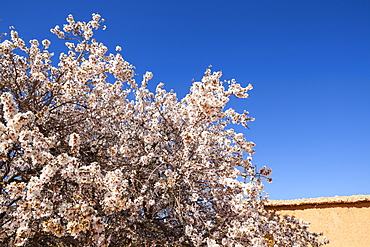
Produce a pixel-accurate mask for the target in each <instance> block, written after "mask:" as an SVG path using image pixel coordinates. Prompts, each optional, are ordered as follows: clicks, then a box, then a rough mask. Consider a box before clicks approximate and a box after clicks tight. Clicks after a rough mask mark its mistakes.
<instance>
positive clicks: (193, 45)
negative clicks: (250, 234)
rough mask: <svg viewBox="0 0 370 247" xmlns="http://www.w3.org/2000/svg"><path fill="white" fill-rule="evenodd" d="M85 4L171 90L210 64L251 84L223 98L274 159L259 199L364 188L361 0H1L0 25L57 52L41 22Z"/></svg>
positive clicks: (260, 152) (369, 67)
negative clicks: (246, 116)
mask: <svg viewBox="0 0 370 247" xmlns="http://www.w3.org/2000/svg"><path fill="white" fill-rule="evenodd" d="M91 13H99V14H101V15H102V16H103V17H104V18H105V19H106V25H107V26H108V28H107V30H106V31H104V32H99V33H98V35H97V38H98V39H99V40H100V41H102V42H104V43H105V44H107V45H108V47H109V48H110V49H111V50H112V52H113V51H114V48H115V46H116V45H120V46H122V48H123V51H122V54H123V56H124V57H125V59H126V60H128V61H129V62H131V63H132V64H134V65H135V66H136V67H137V70H136V71H137V73H138V74H140V75H142V74H143V73H144V72H145V71H147V70H149V71H152V72H153V73H154V78H153V80H152V82H151V83H152V85H153V87H154V86H155V84H157V83H158V82H164V83H165V85H166V86H165V87H166V88H167V89H171V88H173V89H175V91H176V92H178V95H179V96H180V97H182V96H184V95H185V94H186V93H187V92H188V90H189V87H190V85H191V80H192V79H193V78H194V79H195V80H199V79H200V78H201V77H202V75H203V72H204V70H205V69H206V68H207V66H208V65H210V64H212V65H213V69H215V70H222V71H223V73H224V77H223V78H224V79H231V78H235V79H236V80H237V81H238V82H240V83H242V84H243V85H247V84H248V83H252V84H253V86H254V89H253V90H252V91H251V94H250V96H251V97H250V98H249V99H247V100H242V101H235V102H234V104H231V106H232V107H235V108H237V109H238V110H239V111H242V110H243V109H247V110H248V111H250V113H251V116H253V117H255V118H256V121H255V122H253V123H251V124H250V130H242V129H241V128H240V130H242V131H243V132H244V133H245V136H246V137H247V138H248V139H249V140H251V141H253V142H255V143H256V144H257V146H256V154H255V157H254V161H255V162H256V163H257V164H258V165H259V166H262V165H266V166H269V167H271V168H273V170H274V172H273V178H274V182H273V183H272V184H269V185H267V186H266V191H267V192H268V193H269V194H270V198H271V199H294V198H307V197H319V196H335V195H339V196H342V195H343V196H344V195H355V194H370V186H369V185H370V179H369V173H370V145H369V141H370V130H369V127H370V1H368V0H362V1H359V0H331V1H328V0H301V1H297V0H287V1H284V0H280V1H277V0H253V1H252V0H238V1H236V0H235V1H233V0H229V1H217V0H213V1H210V0H196V1H194V0H187V1H177V0H157V1H153V0H150V1H142V0H131V1H126V0H120V1H119V0H117V1H112V0H105V1H96V0H84V1H79V0H74V1H71V0H64V1H44V0H41V1H28V0H19V1H2V3H1V10H0V19H2V20H3V21H1V22H0V32H8V26H10V25H13V26H15V27H16V29H17V30H18V31H19V32H20V36H22V37H23V38H24V39H26V40H28V39H31V38H37V39H40V40H41V39H43V38H49V39H51V41H52V42H53V43H52V46H51V50H53V49H55V51H56V53H59V52H60V51H61V45H60V44H61V42H59V41H57V40H56V38H54V36H53V35H52V34H50V32H49V29H50V28H52V27H54V26H55V25H56V24H59V25H60V26H62V24H64V23H65V18H66V17H67V15H68V14H73V15H74V16H75V18H76V19H77V20H85V21H88V20H90V16H91ZM56 42H59V43H58V44H57V43H56Z"/></svg>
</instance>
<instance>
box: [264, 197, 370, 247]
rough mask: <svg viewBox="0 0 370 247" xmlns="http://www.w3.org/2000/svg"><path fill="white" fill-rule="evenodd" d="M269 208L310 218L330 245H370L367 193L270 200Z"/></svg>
mask: <svg viewBox="0 0 370 247" xmlns="http://www.w3.org/2000/svg"><path fill="white" fill-rule="evenodd" d="M266 208H267V209H268V210H275V211H276V212H279V213H280V214H287V215H291V216H295V217H296V218H299V219H303V220H305V221H307V222H310V223H311V225H310V228H309V230H310V231H312V232H323V233H324V236H326V237H327V238H328V239H329V240H330V244H328V245H326V246H330V247H370V196H349V197H324V198H314V199H302V200H290V201H270V203H269V204H268V205H267V206H266Z"/></svg>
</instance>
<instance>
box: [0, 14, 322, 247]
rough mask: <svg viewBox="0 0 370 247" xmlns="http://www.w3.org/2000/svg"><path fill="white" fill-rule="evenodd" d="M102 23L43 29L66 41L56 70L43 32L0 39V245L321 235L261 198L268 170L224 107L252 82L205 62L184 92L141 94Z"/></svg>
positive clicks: (269, 240) (143, 89)
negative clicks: (227, 77) (225, 76)
mask: <svg viewBox="0 0 370 247" xmlns="http://www.w3.org/2000/svg"><path fill="white" fill-rule="evenodd" d="M103 21H104V20H103V19H101V17H100V16H99V15H98V14H93V18H92V20H91V21H89V22H87V23H86V22H76V21H75V20H74V18H73V16H72V15H69V16H68V18H67V22H68V23H67V24H65V25H64V26H63V28H62V29H61V28H60V27H59V26H56V27H55V28H53V29H51V31H52V32H53V33H55V34H56V35H57V36H58V37H59V38H61V39H64V40H66V41H67V42H66V43H65V44H66V46H67V48H68V52H67V53H62V54H61V55H60V57H59V64H57V65H56V66H53V63H52V61H51V57H52V56H53V53H51V52H49V46H50V41H48V40H43V41H42V42H41V43H40V42H39V41H38V40H31V41H30V46H27V45H26V43H25V42H24V41H23V40H22V39H21V38H20V37H19V36H18V33H17V32H16V31H15V30H13V29H12V30H11V33H10V39H9V40H7V39H5V37H3V39H4V40H3V41H2V42H1V43H0V176H1V177H0V190H1V191H0V244H1V246H209V247H211V246H212V247H216V246H311V245H312V246H320V245H322V244H323V243H321V242H319V240H318V239H319V235H320V234H316V233H311V232H309V231H308V230H307V228H308V225H307V224H306V223H304V222H301V221H298V220H296V219H294V218H290V217H287V216H286V217H285V216H284V217H283V216H279V215H277V214H275V213H273V212H267V211H266V210H264V208H263V204H264V202H265V201H266V200H267V199H266V197H265V196H263V194H262V190H263V184H262V179H263V178H264V177H268V176H269V175H270V173H271V170H270V169H267V168H266V167H263V168H261V169H259V170H257V168H256V167H255V166H254V165H253V164H252V163H251V155H252V154H253V146H254V144H253V143H252V142H248V141H247V140H246V139H245V137H244V136H243V134H241V133H236V132H235V131H234V130H233V129H231V128H230V126H229V125H230V123H234V124H242V125H244V126H247V121H250V120H252V119H251V118H250V117H249V116H248V112H244V113H237V112H235V111H234V110H233V109H225V105H226V104H227V102H228V101H229V99H230V96H232V95H234V96H236V97H239V98H247V97H248V91H249V90H250V89H251V88H252V86H250V85H248V86H247V87H245V88H244V87H242V86H241V85H240V84H238V83H236V82H235V81H233V80H232V81H228V82H225V81H220V77H221V73H220V72H211V70H210V69H207V70H206V72H205V75H204V77H203V79H202V80H201V81H200V82H194V83H193V85H192V87H191V89H190V92H189V94H187V95H186V96H185V97H184V98H183V99H181V100H179V99H177V97H176V94H175V93H174V92H172V91H170V92H167V91H166V90H165V89H164V85H163V84H159V85H158V86H157V88H156V91H155V92H150V91H149V90H148V89H147V84H148V81H149V80H150V79H151V78H152V74H151V73H150V72H147V73H146V74H145V75H144V76H143V80H142V82H141V83H137V82H136V81H135V80H134V79H133V76H134V70H133V69H134V67H133V66H132V65H131V64H129V63H128V62H127V61H125V60H124V59H123V58H122V56H121V55H120V54H119V53H118V54H108V53H107V52H108V49H107V47H106V46H105V45H104V44H103V43H99V42H97V41H96V40H95V39H94V38H93V31H94V30H96V29H98V28H100V27H101V24H102V22H103ZM116 50H117V51H120V50H121V49H120V47H117V48H116ZM112 78H115V79H114V81H111V80H112ZM237 178H239V179H237ZM240 178H242V179H240ZM268 179H269V178H268ZM242 180H243V181H242Z"/></svg>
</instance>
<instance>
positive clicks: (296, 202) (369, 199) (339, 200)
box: [265, 195, 370, 206]
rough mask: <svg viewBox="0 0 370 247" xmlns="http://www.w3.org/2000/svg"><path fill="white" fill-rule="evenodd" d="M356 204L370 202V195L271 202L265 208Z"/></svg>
mask: <svg viewBox="0 0 370 247" xmlns="http://www.w3.org/2000/svg"><path fill="white" fill-rule="evenodd" d="M356 202H370V195H353V196H334V197H317V198H303V199H295V200H269V201H268V202H267V203H266V204H265V206H298V205H308V204H309V205H312V204H313V205H320V204H346V203H356Z"/></svg>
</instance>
